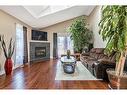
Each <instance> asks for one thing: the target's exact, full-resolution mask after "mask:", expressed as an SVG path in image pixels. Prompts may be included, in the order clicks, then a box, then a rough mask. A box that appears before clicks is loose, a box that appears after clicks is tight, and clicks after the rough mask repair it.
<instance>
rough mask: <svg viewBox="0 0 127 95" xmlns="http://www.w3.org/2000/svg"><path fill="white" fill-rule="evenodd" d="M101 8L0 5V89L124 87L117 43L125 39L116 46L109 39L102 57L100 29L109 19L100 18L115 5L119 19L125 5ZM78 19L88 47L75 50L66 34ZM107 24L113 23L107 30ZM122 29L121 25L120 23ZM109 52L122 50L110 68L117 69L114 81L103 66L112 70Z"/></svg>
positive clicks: (122, 59) (112, 55) (104, 41)
mask: <svg viewBox="0 0 127 95" xmlns="http://www.w3.org/2000/svg"><path fill="white" fill-rule="evenodd" d="M103 8H105V10H106V12H105V11H103V10H104V9H102V6H100V5H97V6H95V5H91V6H90V5H89V6H87V5H84V6H62V5H61V6H50V5H48V6H8V5H6V6H0V21H1V22H0V35H1V37H0V38H1V39H0V41H1V49H0V59H1V61H0V89H126V88H127V85H125V83H126V82H127V81H126V73H124V72H123V73H122V75H123V76H122V79H120V77H121V76H120V75H121V72H122V71H123V69H124V70H126V68H127V67H126V66H123V65H121V64H124V63H126V62H125V57H126V56H125V55H126V53H125V51H124V50H125V48H124V47H123V46H124V45H125V43H124V42H126V41H125V40H122V41H118V42H117V43H119V45H120V46H115V45H112V46H111V44H112V43H113V41H114V40H113V41H112V43H110V44H109V45H108V49H110V51H109V52H110V55H106V54H105V48H106V46H107V42H108V40H107V38H106V33H107V32H106V33H105V32H103V31H104V30H105V28H104V27H105V26H106V25H107V26H110V24H111V22H110V20H111V19H110V17H109V18H107V19H108V20H109V22H110V23H108V22H107V21H106V20H105V19H103V20H105V22H106V23H104V22H103V21H102V22H100V21H101V19H102V18H104V17H102V16H105V18H106V16H107V15H106V14H107V13H108V14H109V13H110V12H113V9H115V8H116V10H115V12H117V9H119V10H122V12H124V13H125V15H122V16H123V17H124V16H126V13H127V11H126V10H127V9H126V7H125V6H107V7H106V6H103ZM106 8H107V9H106ZM124 8H125V9H124ZM109 9H110V10H111V11H110V10H109ZM102 11H103V12H102ZM115 12H113V13H114V14H115ZM120 12H121V11H120ZM122 12H121V13H122ZM102 14H103V15H102ZM114 14H113V15H114ZM117 14H118V13H117ZM113 15H112V16H111V17H112V18H113ZM119 15H120V14H119ZM122 16H121V17H122ZM123 17H122V18H123ZM80 18H83V19H81V23H82V24H84V25H85V28H84V29H86V30H89V32H90V31H91V32H92V36H91V37H90V41H89V42H90V44H91V45H92V46H91V47H87V48H83V49H82V50H81V52H79V51H78V53H77V52H76V53H75V50H73V49H74V47H73V44H74V42H72V41H73V39H71V37H73V36H72V35H71V37H70V34H71V33H70V32H68V29H69V28H70V27H71V26H73V25H74V26H75V23H77V22H78V21H79V22H80ZM84 19H85V20H84ZM115 19H116V18H115ZM125 19H126V18H125ZM76 21H77V22H76ZM82 21H83V22H82ZM111 21H112V20H111ZM115 21H116V20H115ZM115 21H114V22H115ZM84 22H85V23H84ZM112 22H113V21H112ZM114 22H113V23H114ZM123 22H124V19H122V21H121V23H122V25H119V26H120V27H122V26H124V24H126V23H127V22H125V23H124V24H123ZM99 23H100V24H99ZM107 23H108V24H107ZM115 23H117V21H116V22H115ZM119 23H120V22H119ZM113 25H114V24H113ZM81 26H82V25H81ZM79 27H80V26H79ZM111 27H113V26H110V27H108V29H111ZM114 27H115V25H114ZM114 27H113V29H114ZM71 28H72V27H71ZM101 28H102V29H101ZM74 29H75V27H74ZM108 29H107V30H106V31H108ZM122 29H126V28H125V27H122ZM70 30H71V29H70ZM99 31H100V33H99ZM121 31H122V30H121ZM123 31H124V30H123ZM118 32H119V31H118ZM103 33H105V34H103ZM109 34H110V32H109ZM124 34H126V32H125V33H123V34H121V35H122V36H121V35H120V34H119V35H120V36H119V37H118V35H117V36H116V37H118V38H121V37H123V39H124V36H123V35H124ZM87 37H88V35H87ZM107 37H109V38H110V37H112V36H110V35H108V36H107ZM11 38H12V40H10V39H11ZM118 38H116V39H115V40H117V39H118ZM62 39H63V40H62ZM77 39H78V37H77ZM82 39H83V38H82ZM85 40H86V39H85ZM88 40H89V39H88ZM122 42H123V43H122ZM114 43H116V42H114ZM121 43H122V45H121ZM114 48H115V49H114ZM68 49H69V50H68ZM114 50H117V51H118V50H119V51H121V50H122V54H121V57H120V60H119V61H120V62H121V63H120V65H121V66H116V67H119V68H118V70H116V72H117V73H119V72H120V75H119V74H118V76H116V78H115V79H116V80H113V79H111V80H110V79H109V78H110V75H109V74H110V73H109V74H107V72H108V70H107V69H108V68H112V69H115V64H116V59H115V57H116V55H115V54H116V51H114ZM123 51H124V52H123ZM109 52H108V53H109ZM124 53H125V54H124ZM67 57H69V58H67ZM100 59H101V60H100ZM102 59H104V60H102ZM5 61H6V62H5ZM68 61H69V62H68ZM71 61H72V62H71ZM5 63H6V64H7V65H5ZM66 63H69V64H66ZM71 63H72V64H71ZM73 63H74V64H73ZM10 64H12V66H10ZM70 64H71V65H70ZM75 64H76V65H75ZM6 66H9V67H6ZM10 68H12V70H10ZM77 68H78V69H77ZM76 69H77V70H76ZM124 74H125V76H124ZM108 75H109V76H108ZM114 76H115V75H114ZM119 79H120V80H121V82H119ZM122 80H123V81H122ZM115 82H116V83H115ZM116 84H117V85H116ZM118 84H119V85H118Z"/></svg>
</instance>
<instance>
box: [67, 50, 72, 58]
mask: <svg viewBox="0 0 127 95" xmlns="http://www.w3.org/2000/svg"><path fill="white" fill-rule="evenodd" d="M70 53H71V52H70V50H67V58H68V59H70Z"/></svg>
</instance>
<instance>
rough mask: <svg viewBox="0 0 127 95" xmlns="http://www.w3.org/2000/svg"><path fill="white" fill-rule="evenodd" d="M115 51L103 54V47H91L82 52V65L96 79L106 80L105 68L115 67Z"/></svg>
mask: <svg viewBox="0 0 127 95" xmlns="http://www.w3.org/2000/svg"><path fill="white" fill-rule="evenodd" d="M115 57H116V53H115V52H113V53H112V54H111V55H109V56H108V55H106V54H104V48H92V49H91V50H90V52H88V53H82V54H81V57H80V60H81V62H82V63H83V65H84V66H85V67H86V68H87V69H88V70H89V71H90V72H91V73H92V74H93V75H94V76H96V78H98V79H104V80H108V76H107V73H106V69H107V68H115Z"/></svg>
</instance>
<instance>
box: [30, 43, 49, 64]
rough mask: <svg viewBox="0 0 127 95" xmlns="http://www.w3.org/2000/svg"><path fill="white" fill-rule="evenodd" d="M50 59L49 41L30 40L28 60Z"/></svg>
mask: <svg viewBox="0 0 127 95" xmlns="http://www.w3.org/2000/svg"><path fill="white" fill-rule="evenodd" d="M49 59H50V43H44V42H30V62H39V61H44V60H49Z"/></svg>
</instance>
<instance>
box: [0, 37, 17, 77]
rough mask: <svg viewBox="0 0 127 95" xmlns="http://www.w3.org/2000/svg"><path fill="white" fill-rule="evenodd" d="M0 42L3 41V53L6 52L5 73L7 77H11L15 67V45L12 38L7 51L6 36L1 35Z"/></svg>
mask: <svg viewBox="0 0 127 95" xmlns="http://www.w3.org/2000/svg"><path fill="white" fill-rule="evenodd" d="M0 41H1V46H2V49H3V52H4V56H5V58H6V61H5V65H4V68H5V72H6V74H7V75H9V74H11V72H12V67H13V64H12V60H11V57H12V55H13V53H14V48H15V43H14V42H13V41H12V38H11V39H10V43H9V46H8V49H7V45H6V43H5V40H4V36H1V35H0Z"/></svg>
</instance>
